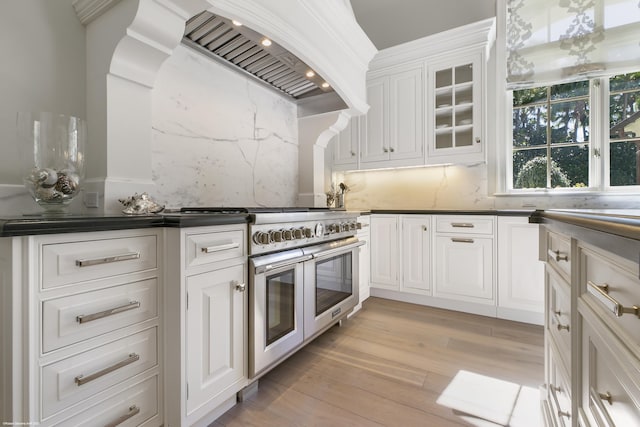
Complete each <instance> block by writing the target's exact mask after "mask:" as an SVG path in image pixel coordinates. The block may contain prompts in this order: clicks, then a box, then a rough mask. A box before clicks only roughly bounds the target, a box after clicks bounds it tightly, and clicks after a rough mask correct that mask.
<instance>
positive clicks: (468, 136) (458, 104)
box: [425, 52, 485, 164]
mask: <svg viewBox="0 0 640 427" xmlns="http://www.w3.org/2000/svg"><path fill="white" fill-rule="evenodd" d="M484 63H485V60H484V55H483V54H482V53H481V52H471V53H470V54H466V55H464V54H463V55H456V56H450V57H447V58H441V59H439V60H437V61H427V62H426V64H425V66H426V69H427V70H428V72H427V74H428V88H427V120H426V122H425V123H426V129H427V141H426V143H427V163H430V164H440V163H471V162H481V161H484V160H485V150H484V137H483V131H484V127H485V126H484V121H485V120H484V117H483V113H484V111H485V108H484V101H485V97H484V91H483V90H482V89H483V83H484V74H485V73H484V68H485V67H484Z"/></svg>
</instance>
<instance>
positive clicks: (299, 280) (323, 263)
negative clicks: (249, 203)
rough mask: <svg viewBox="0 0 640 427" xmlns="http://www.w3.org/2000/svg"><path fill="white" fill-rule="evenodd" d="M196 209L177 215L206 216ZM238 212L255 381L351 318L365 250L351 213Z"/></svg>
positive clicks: (299, 210) (303, 210) (251, 371)
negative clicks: (245, 238)
mask: <svg viewBox="0 0 640 427" xmlns="http://www.w3.org/2000/svg"><path fill="white" fill-rule="evenodd" d="M196 209H197V210H194V209H191V208H183V210H184V211H185V212H198V211H199V212H201V213H202V212H203V211H206V209H207V208H196ZM242 210H243V211H244V212H247V213H248V214H250V216H251V220H250V222H249V233H248V235H249V242H248V247H249V377H250V378H251V379H254V380H255V379H258V378H259V377H260V376H262V375H263V374H265V373H266V372H268V371H269V370H270V369H271V368H273V367H275V366H276V365H277V364H278V363H280V362H281V361H282V360H284V359H285V358H286V357H288V356H289V355H291V354H292V353H294V352H295V351H296V350H297V349H299V348H300V347H302V346H303V345H305V344H307V343H308V342H309V341H310V340H312V339H313V338H315V337H316V336H318V335H319V334H321V333H322V332H324V331H326V330H327V329H328V328H330V327H331V326H333V325H335V324H336V323H338V322H340V321H341V320H342V319H344V317H345V316H346V315H347V314H349V313H350V312H351V311H352V309H353V307H354V306H355V305H356V304H357V303H358V299H359V295H358V288H359V280H358V255H359V250H360V249H359V247H360V246H362V245H363V244H364V242H360V241H358V239H357V238H356V237H355V235H356V232H357V230H358V229H359V228H360V224H359V223H358V222H357V216H358V214H357V213H354V212H346V211H335V210H329V209H317V208H284V209H282V208H255V209H245V208H242ZM224 211H225V212H232V213H238V212H239V211H240V210H234V209H225V210H224Z"/></svg>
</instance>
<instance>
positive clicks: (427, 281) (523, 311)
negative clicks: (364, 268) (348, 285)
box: [371, 214, 544, 325]
mask: <svg viewBox="0 0 640 427" xmlns="http://www.w3.org/2000/svg"><path fill="white" fill-rule="evenodd" d="M538 230H539V226H538V224H529V222H528V217H518V216H504V217H503V216H495V215H440V214H439V215H419V214H416V215H407V214H405V215H395V214H373V215H371V288H372V290H371V293H372V295H374V296H378V297H382V298H390V299H397V300H400V301H406V302H411V303H416V304H423V305H431V306H435V307H441V308H445V309H451V310H458V311H464V312H470V313H476V314H481V315H485V316H493V317H500V318H504V319H509V320H516V321H522V322H528V323H533V324H540V325H541V324H543V322H544V264H543V263H542V262H540V261H539V260H538Z"/></svg>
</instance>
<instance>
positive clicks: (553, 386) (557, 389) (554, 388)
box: [550, 384, 562, 393]
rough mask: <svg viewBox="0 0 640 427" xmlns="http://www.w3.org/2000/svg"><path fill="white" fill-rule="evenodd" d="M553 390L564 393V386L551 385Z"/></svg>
mask: <svg viewBox="0 0 640 427" xmlns="http://www.w3.org/2000/svg"><path fill="white" fill-rule="evenodd" d="M550 388H551V391H554V392H556V393H562V387H560V386H559V385H553V384H552V385H551V387H550Z"/></svg>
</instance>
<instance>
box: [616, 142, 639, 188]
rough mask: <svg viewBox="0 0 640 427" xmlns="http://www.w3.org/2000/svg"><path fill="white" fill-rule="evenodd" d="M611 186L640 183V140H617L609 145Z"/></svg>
mask: <svg viewBox="0 0 640 427" xmlns="http://www.w3.org/2000/svg"><path fill="white" fill-rule="evenodd" d="M609 150H610V151H609V154H610V162H611V163H610V165H611V166H610V170H609V180H610V184H611V186H619V185H640V183H639V182H638V156H640V141H638V142H616V143H612V144H611V145H610V146H609Z"/></svg>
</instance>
